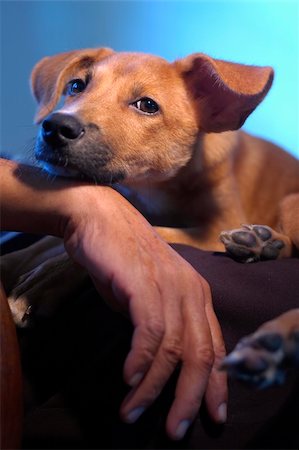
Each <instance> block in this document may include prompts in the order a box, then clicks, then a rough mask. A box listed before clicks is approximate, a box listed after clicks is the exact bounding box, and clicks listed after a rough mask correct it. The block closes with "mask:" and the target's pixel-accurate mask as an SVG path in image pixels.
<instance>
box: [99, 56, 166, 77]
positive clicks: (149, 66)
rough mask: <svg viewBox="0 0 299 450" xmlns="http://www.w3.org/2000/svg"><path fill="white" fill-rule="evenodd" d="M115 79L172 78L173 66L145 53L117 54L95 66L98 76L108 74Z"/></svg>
mask: <svg viewBox="0 0 299 450" xmlns="http://www.w3.org/2000/svg"><path fill="white" fill-rule="evenodd" d="M108 72H109V74H110V76H111V74H112V73H113V75H114V76H115V77H118V78H120V77H129V76H138V75H140V76H142V77H151V78H160V79H161V78H164V77H172V76H173V75H174V74H175V70H174V67H173V65H171V64H170V63H169V62H168V61H166V60H165V59H163V58H161V57H159V56H153V55H149V54H145V53H127V52H119V53H115V54H113V55H111V56H109V57H107V58H105V59H104V60H102V61H100V62H99V63H97V64H96V65H95V73H96V74H105V73H108Z"/></svg>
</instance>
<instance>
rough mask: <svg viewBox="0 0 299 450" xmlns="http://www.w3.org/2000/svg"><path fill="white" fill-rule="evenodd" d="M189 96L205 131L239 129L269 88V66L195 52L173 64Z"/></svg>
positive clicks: (271, 71)
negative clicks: (227, 59) (233, 61)
mask: <svg viewBox="0 0 299 450" xmlns="http://www.w3.org/2000/svg"><path fill="white" fill-rule="evenodd" d="M174 64H175V65H176V67H177V70H178V71H179V73H180V75H181V76H182V78H183V80H184V82H185V84H186V87H187V90H188V91H189V93H190V95H191V96H192V97H193V99H194V101H195V105H196V112H197V115H198V124H199V127H200V129H201V130H203V131H205V132H221V131H228V130H236V129H238V128H240V127H241V126H242V125H243V123H244V122H245V120H246V119H247V117H248V116H249V114H250V113H252V111H253V110H254V109H255V108H256V107H257V106H258V104H259V103H260V102H261V101H262V100H263V98H264V97H265V95H266V94H267V92H268V91H269V89H270V87H271V84H272V81H273V76H274V72H273V69H272V68H271V67H258V66H247V65H244V64H235V63H231V62H226V61H222V60H217V59H213V58H210V57H209V56H207V55H204V54H203V53H195V54H193V55H190V56H188V57H187V58H184V59H181V60H178V61H176V62H175V63H174Z"/></svg>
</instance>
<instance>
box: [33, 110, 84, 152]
mask: <svg viewBox="0 0 299 450" xmlns="http://www.w3.org/2000/svg"><path fill="white" fill-rule="evenodd" d="M83 134H84V127H83V125H82V124H81V122H80V121H79V120H78V119H77V118H76V117H74V116H72V115H71V114H62V113H53V114H51V115H50V116H48V117H47V118H46V119H45V120H44V121H43V123H42V136H43V139H44V140H45V141H46V142H49V143H55V144H65V143H67V142H68V141H69V140H74V139H77V138H79V137H81V136H82V135H83Z"/></svg>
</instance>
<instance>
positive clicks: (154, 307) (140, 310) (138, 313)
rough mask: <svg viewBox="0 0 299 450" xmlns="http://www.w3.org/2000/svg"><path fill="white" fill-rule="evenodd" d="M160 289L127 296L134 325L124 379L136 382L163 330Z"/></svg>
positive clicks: (143, 371)
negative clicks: (130, 296) (145, 293)
mask: <svg viewBox="0 0 299 450" xmlns="http://www.w3.org/2000/svg"><path fill="white" fill-rule="evenodd" d="M160 296H161V294H160V293H159V292H157V291H156V292H151V291H150V292H149V293H148V292H147V298H145V295H144V294H143V295H140V294H139V293H138V294H136V297H134V298H132V299H131V300H130V316H131V320H132V322H133V325H134V326H135V330H134V334H133V338H132V344H131V350H130V352H129V354H128V356H127V358H126V361H125V364H124V379H125V381H126V383H128V384H129V385H130V386H136V385H137V384H138V383H139V382H140V380H141V379H142V378H143V377H144V375H145V374H146V372H147V371H148V370H149V367H150V366H151V364H152V362H153V360H154V358H155V355H156V354H157V352H158V349H159V347H160V344H161V342H162V339H163V336H164V333H165V324H164V314H163V309H162V304H161V298H160Z"/></svg>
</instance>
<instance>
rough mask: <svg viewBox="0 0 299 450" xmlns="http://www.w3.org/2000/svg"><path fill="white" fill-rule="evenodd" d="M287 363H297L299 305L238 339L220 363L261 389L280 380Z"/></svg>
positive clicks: (235, 375)
mask: <svg viewBox="0 0 299 450" xmlns="http://www.w3.org/2000/svg"><path fill="white" fill-rule="evenodd" d="M288 367H299V309H297V310H292V311H289V312H288V313H285V314H283V315H282V316H280V317H279V318H278V319H276V320H273V321H271V322H267V323H266V324H264V325H263V326H262V327H260V328H259V329H258V330H257V331H256V332H255V333H254V334H252V335H250V336H247V337H244V338H243V339H241V340H240V341H239V343H238V344H237V346H236V347H235V349H234V350H233V351H232V352H231V353H230V354H229V355H228V356H227V357H226V358H225V359H224V360H223V362H222V365H221V369H223V370H227V372H228V374H229V375H230V376H231V377H233V378H236V379H238V380H241V381H243V382H246V383H247V384H249V385H252V386H255V387H258V388H261V389H262V388H266V387H270V386H274V385H277V384H282V383H283V382H284V380H285V375H286V370H287V368H288Z"/></svg>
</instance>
